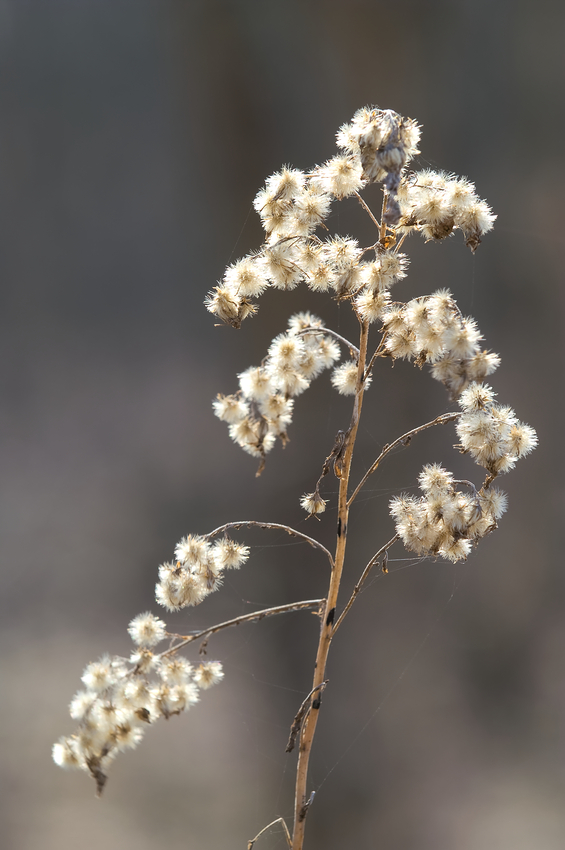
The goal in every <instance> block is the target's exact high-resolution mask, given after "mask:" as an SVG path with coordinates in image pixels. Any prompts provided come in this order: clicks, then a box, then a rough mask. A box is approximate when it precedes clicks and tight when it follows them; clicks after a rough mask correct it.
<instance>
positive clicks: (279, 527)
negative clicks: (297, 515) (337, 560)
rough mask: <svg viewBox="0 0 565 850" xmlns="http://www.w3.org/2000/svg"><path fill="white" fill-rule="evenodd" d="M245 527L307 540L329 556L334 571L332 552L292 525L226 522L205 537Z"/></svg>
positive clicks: (255, 521)
mask: <svg viewBox="0 0 565 850" xmlns="http://www.w3.org/2000/svg"><path fill="white" fill-rule="evenodd" d="M243 526H246V527H247V528H263V529H269V528H273V529H277V530H278V531H286V533H287V534H290V536H291V537H300V539H301V540H305V541H306V543H309V544H310V546H313V547H314V549H320V551H321V552H323V553H324V554H325V555H326V556H327V558H328V560H329V562H330V564H331V567H332V569H333V566H334V559H333V557H332V554H331V552H330V551H329V550H328V549H326V547H325V546H323V545H322V544H321V543H319V542H318V541H317V540H314V538H313V537H308V535H307V534H303V533H302V532H301V531H297V530H296V529H295V528H291V527H290V525H282V524H281V523H279V522H258V521H257V520H254V519H249V520H248V519H244V520H241V521H239V522H226V524H225V525H220V526H218V528H215V529H214V531H210V532H208V534H204V535H203V537H206V538H208V537H215V536H216V535H217V534H221V533H222V532H223V531H228V529H230V528H235V529H238V528H242V527H243Z"/></svg>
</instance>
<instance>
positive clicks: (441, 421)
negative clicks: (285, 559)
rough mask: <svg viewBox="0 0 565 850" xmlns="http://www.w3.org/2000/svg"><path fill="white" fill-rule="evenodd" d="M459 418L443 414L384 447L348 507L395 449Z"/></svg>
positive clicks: (457, 415)
mask: <svg viewBox="0 0 565 850" xmlns="http://www.w3.org/2000/svg"><path fill="white" fill-rule="evenodd" d="M459 416H461V414H460V413H443V414H442V415H441V416H436V418H435V419H432V421H431V422H426V423H425V425H419V426H418V427H417V428H412V430H411V431H407V432H406V433H405V434H403V435H402V436H401V437H398V438H397V439H396V440H394V442H392V443H387V444H386V446H384V448H383V450H382V452H381V453H380V455H379V456H378V458H377V459H376V460H375V462H374V463H373V464H372V466H370V467H369V469H368V470H367V472H366V473H365V475H364V476H363V478H362V479H361V481H360V482H359V484H358V485H357V487H356V488H355V490H354V491H353V493H352V494H351V496H350V497H349V501H348V503H347V505H348V507H351V504H352V503H353V501H354V499H355V497H356V496H357V494H358V493H359V491H360V490H361V488H362V487H364V485H365V483H366V481H367V479H368V478H369V476H371V475H372V474H373V472H376V470H377V469H378V466H379V464H380V462H381V461H382V460H383V458H385V457H386V456H387V454H389V453H390V452H391V451H392V450H393V449H395V448H396V447H397V446H400V445H402V444H403V445H405V446H406V445H408V444H409V442H410V440H411V439H412V437H414V436H415V435H416V434H419V433H420V431H425V430H426V428H432V427H433V426H434V425H445V423H446V422H453V421H454V420H455V419H458V418H459Z"/></svg>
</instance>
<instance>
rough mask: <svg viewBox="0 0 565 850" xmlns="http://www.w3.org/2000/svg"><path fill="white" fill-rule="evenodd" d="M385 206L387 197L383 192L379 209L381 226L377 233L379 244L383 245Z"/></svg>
mask: <svg viewBox="0 0 565 850" xmlns="http://www.w3.org/2000/svg"><path fill="white" fill-rule="evenodd" d="M386 204H387V195H386V193H385V192H383V206H382V209H381V226H380V231H379V242H381V243H383V244H384V241H385V239H386V221H385V212H386Z"/></svg>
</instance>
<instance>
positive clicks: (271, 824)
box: [247, 818, 292, 850]
mask: <svg viewBox="0 0 565 850" xmlns="http://www.w3.org/2000/svg"><path fill="white" fill-rule="evenodd" d="M276 823H282V825H283V829H284V834H285V836H286V842H287V844H288V846H289V847H290V848H291V850H292V840H291V838H290V832H289V831H288V826H287V825H286V823H285V821H284V820H283V818H277V819H276V820H273V821H271V823H268V824H267V826H264V827H263V829H262V830H261V832H258V833H257V835H256V836H255V838H252V839H251V841H248V842H247V850H252V848H253V845H254V844H255V842H256V841H257V839H258V838H260V837H261V836H262V835H263V833H264V832H266V831H267V830H268V829H270V828H271V827H272V826H274V825H275V824H276Z"/></svg>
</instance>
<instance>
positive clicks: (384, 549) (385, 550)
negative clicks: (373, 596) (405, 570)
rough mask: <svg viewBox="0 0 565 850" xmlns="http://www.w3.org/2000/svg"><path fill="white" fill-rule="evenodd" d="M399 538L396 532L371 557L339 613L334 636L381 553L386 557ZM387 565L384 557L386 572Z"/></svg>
mask: <svg viewBox="0 0 565 850" xmlns="http://www.w3.org/2000/svg"><path fill="white" fill-rule="evenodd" d="M397 540H400V535H399V534H395V535H394V537H392V538H391V539H390V540H389V541H388V543H385V545H384V546H381V548H380V549H379V551H378V552H377V553H376V554H375V555H373V557H372V558H371V560H370V561H369V563H368V564H367V566H366V567H365V569H364V570H363V572H362V574H361V578H360V579H359V581H358V582H357V584H356V585H355V587H354V588H353V593H352V594H351V596H350V597H349V601H348V603H347V605H346V606H345V608H344V609H343V611H342V612H341V614H340V615H339V617H338V619H337V622H336V624H335V626H334V627H333V631H332V638H333V636H334V635H335V633H336V632H337V630H338V629H339V627H340V625H341V622H342V620H343V619H344V617H345V615H346V614H347V612H348V611H349V609H350V608H351V606H352V605H353V603H354V602H355V600H356V599H357V597H358V595H359V593H360V591H361V588H362V587H363V585H364V584H365V582H366V580H367V576H368V575H369V573H370V572H371V570H372V569H373V567H374V566H375V564H376V563H377V562H378V560H379V558H380V557H381V555H384V556H385V558H386V557H387V553H388V550H389V549H390V547H391V546H392V544H393V543H396V541H397ZM385 567H386V561H385V560H384V559H383V569H384V570H385V572H386V571H387V570H386V569H385Z"/></svg>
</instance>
